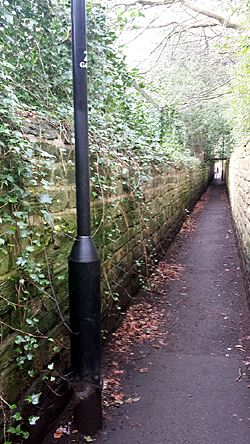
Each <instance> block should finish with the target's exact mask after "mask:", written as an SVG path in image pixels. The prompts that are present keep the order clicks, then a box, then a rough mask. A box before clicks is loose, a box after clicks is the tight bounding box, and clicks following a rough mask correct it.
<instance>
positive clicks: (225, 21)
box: [183, 1, 240, 29]
mask: <svg viewBox="0 0 250 444" xmlns="http://www.w3.org/2000/svg"><path fill="white" fill-rule="evenodd" d="M183 5H184V6H186V7H187V8H189V9H192V11H195V12H198V13H199V14H203V15H206V16H207V17H210V18H213V19H215V20H218V22H219V23H220V24H221V25H223V26H225V27H226V28H232V29H239V27H240V25H239V23H236V22H233V21H231V20H229V19H226V18H225V17H222V16H221V15H219V14H216V13H215V12H212V11H209V10H207V9H203V8H200V7H199V6H197V5H195V4H193V3H189V2H186V1H183Z"/></svg>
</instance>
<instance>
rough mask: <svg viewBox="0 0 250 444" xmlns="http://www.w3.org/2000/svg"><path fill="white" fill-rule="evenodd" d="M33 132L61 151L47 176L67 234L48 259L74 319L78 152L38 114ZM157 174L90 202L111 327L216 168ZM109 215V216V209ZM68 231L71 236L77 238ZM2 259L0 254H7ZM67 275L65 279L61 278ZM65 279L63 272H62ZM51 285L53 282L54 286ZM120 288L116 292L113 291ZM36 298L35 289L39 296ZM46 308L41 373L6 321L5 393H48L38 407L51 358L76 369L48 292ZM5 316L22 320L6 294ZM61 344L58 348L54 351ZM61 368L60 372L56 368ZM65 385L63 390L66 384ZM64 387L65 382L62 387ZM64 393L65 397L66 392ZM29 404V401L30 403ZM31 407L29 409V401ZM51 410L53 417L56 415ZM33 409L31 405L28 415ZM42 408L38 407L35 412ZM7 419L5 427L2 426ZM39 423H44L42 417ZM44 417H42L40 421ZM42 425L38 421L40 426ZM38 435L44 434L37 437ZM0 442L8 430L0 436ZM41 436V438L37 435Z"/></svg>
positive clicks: (9, 290) (0, 279) (10, 289)
mask: <svg viewBox="0 0 250 444" xmlns="http://www.w3.org/2000/svg"><path fill="white" fill-rule="evenodd" d="M23 130H24V132H26V134H27V136H28V138H29V140H30V141H32V142H33V143H37V144H39V146H40V147H41V148H42V149H43V150H44V151H46V152H48V153H50V154H52V155H53V156H55V159H56V163H55V166H54V168H53V169H52V170H51V171H48V177H47V180H51V181H53V182H54V185H53V186H52V188H51V191H50V195H51V196H52V197H53V204H52V205H51V207H50V211H51V213H53V217H54V221H55V224H56V221H57V220H59V221H60V225H61V226H63V227H64V228H63V230H64V231H65V232H66V233H67V236H65V235H61V236H57V237H56V238H53V236H51V238H50V239H48V260H49V263H50V274H51V278H52V280H53V286H54V292H55V295H56V298H57V301H58V304H59V306H60V310H61V313H62V315H63V317H64V320H65V322H66V323H67V322H68V290H67V268H68V262H67V258H68V255H69V253H70V250H71V247H72V245H73V237H74V235H75V233H76V211H75V177H74V164H73V162H74V152H73V148H72V145H71V144H70V143H69V142H68V141H67V134H65V132H62V133H59V132H58V131H56V130H55V128H53V127H51V126H50V125H47V124H46V125H44V124H43V125H42V126H41V125H40V124H39V123H38V122H36V121H35V120H33V119H31V120H30V121H28V122H27V124H26V125H25V126H24V127H23ZM152 170H153V171H154V172H153V173H152V177H153V178H152V180H151V181H150V183H148V185H147V187H146V188H145V191H144V192H143V193H141V195H140V197H135V195H133V194H132V195H131V194H129V193H128V192H127V189H126V186H125V185H122V182H121V183H120V184H118V188H119V193H118V194H117V195H116V196H109V197H107V198H105V199H102V200H100V199H96V200H92V202H91V218H92V226H93V233H94V232H95V231H96V227H99V229H98V230H97V232H96V234H95V235H94V242H95V244H96V246H97V248H98V250H99V254H100V257H101V264H102V284H101V287H102V323H103V330H104V331H105V332H106V333H107V334H108V333H110V332H111V331H113V330H114V329H115V328H116V325H117V323H118V322H119V319H120V318H121V316H120V313H121V311H122V310H123V309H124V308H126V306H127V305H128V304H129V303H130V300H131V297H133V296H134V295H135V294H136V292H137V291H138V289H139V287H140V285H141V279H142V276H143V274H145V272H146V266H145V258H147V261H146V262H147V266H148V269H149V271H150V268H152V267H153V266H155V265H156V264H157V261H158V259H159V258H160V257H161V255H162V254H163V253H164V252H165V251H166V250H167V248H168V246H169V245H170V243H171V242H172V240H173V239H174V237H175V235H176V233H178V231H179V230H180V228H181V225H182V223H183V222H184V221H185V220H186V217H187V214H188V212H191V211H192V209H193V207H194V205H195V204H196V202H197V201H198V200H199V198H200V196H201V195H202V193H203V192H204V191H205V190H206V188H207V186H208V184H209V181H210V180H211V179H212V176H213V167H212V166H210V165H209V164H198V165H197V166H196V167H192V168H191V167H188V166H186V167H184V166H179V167H178V166H176V165H173V164H171V163H169V164H168V165H165V166H162V167H161V170H160V171H159V170H156V169H154V167H153V166H152ZM104 207H105V212H106V213H105V214H108V217H106V216H105V217H104V220H103V221H102V218H103V210H104ZM69 236H72V238H70V237H69ZM0 259H1V258H0ZM2 259H3V260H2V262H0V288H1V296H3V297H5V298H6V299H8V300H11V301H13V302H15V301H16V292H15V281H13V280H10V279H9V277H10V276H11V275H12V273H13V271H12V268H11V263H10V262H11V261H10V260H9V261H8V260H7V259H6V257H3V258H2ZM62 276H64V277H65V278H64V279H62ZM58 278H59V279H58ZM48 292H50V289H48ZM112 292H113V293H115V298H114V297H113V296H112V295H111V293H112ZM34 300H35V295H34ZM37 307H38V308H39V310H38V311H37V314H36V317H38V318H39V331H40V332H42V333H43V334H44V335H47V336H50V337H52V338H54V340H55V343H52V342H49V343H48V341H45V340H43V339H39V348H38V349H39V352H38V353H37V354H36V353H35V356H34V358H33V361H32V368H33V371H34V374H35V376H37V377H36V378H33V379H32V380H31V379H30V380H29V379H27V369H26V368H25V366H24V369H23V371H22V370H20V369H19V368H18V367H17V365H16V352H15V348H16V345H15V337H16V334H17V333H16V332H14V333H13V331H11V330H10V329H8V328H7V327H4V326H2V336H1V350H0V384H1V386H0V393H1V396H3V398H4V399H6V400H7V401H8V403H9V404H13V403H17V402H18V401H19V400H20V399H21V398H24V397H26V396H27V393H32V392H33V391H34V390H39V391H41V390H42V392H43V395H42V397H41V403H40V407H39V408H42V409H44V408H46V405H48V403H49V404H50V405H52V404H53V402H52V401H51V396H52V392H51V391H50V390H48V388H47V387H46V386H44V383H43V381H42V378H41V371H43V372H44V374H46V369H47V365H48V364H49V363H50V362H51V361H52V359H53V361H54V362H55V369H56V372H59V373H61V374H66V373H67V371H68V368H69V335H68V329H67V327H66V326H65V325H64V324H63V322H62V320H61V319H60V316H59V315H58V311H57V309H56V306H55V303H54V302H53V301H52V300H51V299H50V298H48V299H46V298H44V300H43V301H42V303H40V302H39V304H38V305H37ZM0 310H1V320H2V321H3V322H4V323H5V324H7V325H11V326H12V327H16V328H20V327H19V315H18V310H15V307H13V306H12V305H6V302H5V301H4V300H3V299H2V300H0ZM54 344H56V345H57V348H58V350H59V352H58V353H57V354H56V356H55V352H54ZM55 374H56V373H55ZM58 390H61V389H60V388H59V389H58ZM62 390H64V389H62ZM64 393H65V396H64V397H62V403H63V402H66V399H67V397H68V395H69V394H68V393H67V391H65V390H64ZM22 409H23V411H25V407H24V406H23V408H22ZM26 410H27V408H26ZM52 410H53V409H52V408H51V409H50V415H49V419H51V418H52V417H53V413H52ZM28 414H29V411H27V415H28ZM36 414H37V413H36ZM1 421H3V418H2V420H0V429H1ZM38 424H39V423H38ZM40 424H41V422H40ZM36 430H38V431H39V426H36ZM36 439H37V438H36ZM0 442H1V436H0ZM36 442H38V441H36Z"/></svg>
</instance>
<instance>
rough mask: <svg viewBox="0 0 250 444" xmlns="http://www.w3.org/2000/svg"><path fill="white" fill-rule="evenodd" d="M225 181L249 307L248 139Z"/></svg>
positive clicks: (235, 154)
mask: <svg viewBox="0 0 250 444" xmlns="http://www.w3.org/2000/svg"><path fill="white" fill-rule="evenodd" d="M226 181H227V188H228V194H229V198H230V204H231V211H232V216H233V220H234V226H235V230H236V235H237V239H238V246H239V252H240V255H241V259H242V265H243V269H244V277H245V284H246V289H247V293H248V296H249V305H250V139H248V140H247V141H246V143H245V145H243V146H241V147H239V148H237V149H236V150H235V151H234V152H233V154H232V155H231V157H230V159H229V161H228V162H227V172H226Z"/></svg>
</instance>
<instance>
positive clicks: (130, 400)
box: [125, 397, 141, 404]
mask: <svg viewBox="0 0 250 444" xmlns="http://www.w3.org/2000/svg"><path fill="white" fill-rule="evenodd" d="M140 399H141V397H139V398H128V399H125V402H126V404H132V402H137V401H140Z"/></svg>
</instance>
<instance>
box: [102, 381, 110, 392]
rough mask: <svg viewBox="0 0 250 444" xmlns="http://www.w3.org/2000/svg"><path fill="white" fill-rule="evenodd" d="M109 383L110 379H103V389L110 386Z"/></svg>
mask: <svg viewBox="0 0 250 444" xmlns="http://www.w3.org/2000/svg"><path fill="white" fill-rule="evenodd" d="M108 384H109V380H108V379H104V380H103V386H102V388H103V390H106V389H107V388H108Z"/></svg>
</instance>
